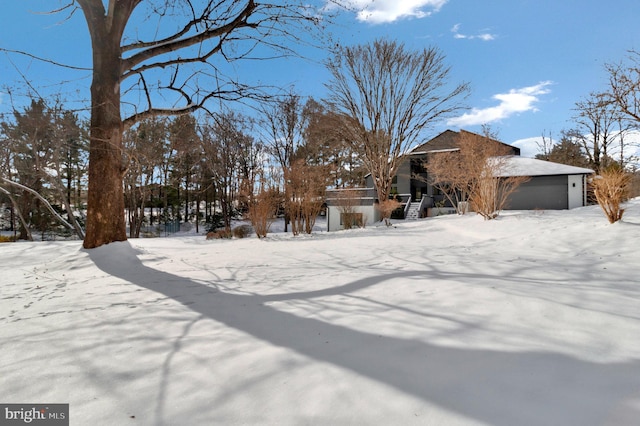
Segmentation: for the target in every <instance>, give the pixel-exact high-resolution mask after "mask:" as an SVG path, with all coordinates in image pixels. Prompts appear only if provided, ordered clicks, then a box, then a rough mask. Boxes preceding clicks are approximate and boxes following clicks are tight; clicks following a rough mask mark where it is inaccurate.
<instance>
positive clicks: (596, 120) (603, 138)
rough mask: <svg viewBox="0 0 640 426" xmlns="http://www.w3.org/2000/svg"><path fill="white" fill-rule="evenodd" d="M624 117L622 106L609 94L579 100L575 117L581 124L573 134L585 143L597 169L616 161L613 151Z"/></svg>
mask: <svg viewBox="0 0 640 426" xmlns="http://www.w3.org/2000/svg"><path fill="white" fill-rule="evenodd" d="M620 118H621V115H620V110H619V108H618V107H617V106H616V104H615V103H614V102H612V101H611V98H610V96H609V95H608V94H606V93H591V94H590V95H589V96H588V97H587V98H585V99H583V100H581V101H578V102H576V116H575V117H574V120H575V122H576V124H577V126H576V128H575V129H573V130H571V131H569V134H570V135H571V137H573V138H574V139H575V140H576V141H577V142H579V143H580V145H582V148H583V150H584V152H585V153H586V154H587V156H588V158H589V165H590V166H591V167H593V168H594V170H595V171H596V172H598V171H599V170H600V168H601V167H602V168H604V167H607V165H608V163H609V162H611V160H612V152H611V150H612V149H613V147H614V143H615V141H616V138H617V136H618V134H619V133H620V131H619V129H618V126H619V124H620Z"/></svg>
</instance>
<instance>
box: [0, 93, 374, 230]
mask: <svg viewBox="0 0 640 426" xmlns="http://www.w3.org/2000/svg"><path fill="white" fill-rule="evenodd" d="M87 132H88V125H87V122H86V120H82V119H81V118H79V117H78V115H77V114H75V113H73V112H70V111H67V110H65V109H64V106H63V105H62V104H61V103H60V102H57V101H55V102H51V103H48V102H46V101H45V100H43V99H33V100H32V101H31V103H30V104H29V105H28V106H27V107H25V108H24V109H22V110H15V111H14V112H13V114H12V116H11V117H10V118H5V119H4V120H2V121H1V122H0V149H1V152H2V162H1V163H0V176H1V177H2V182H0V204H2V205H3V206H4V208H5V211H4V213H5V214H4V219H5V221H4V223H3V226H4V227H5V228H6V229H15V232H16V234H17V236H18V238H20V239H33V238H34V237H33V235H32V232H33V231H36V232H39V233H40V238H43V239H44V238H46V237H47V235H49V234H50V233H51V232H57V233H62V234H66V235H70V234H72V233H75V234H76V235H77V236H78V237H79V238H82V237H83V234H82V232H83V228H84V225H85V220H86V203H87V191H88V187H87V178H88V174H87V162H88V133H87ZM123 146H124V150H123V153H124V156H123V163H124V165H125V172H124V178H123V188H124V203H125V211H124V212H123V213H122V214H123V216H124V217H125V218H126V222H127V229H128V235H129V237H130V238H137V237H139V236H140V235H141V232H144V230H145V229H148V228H149V227H151V228H153V227H154V226H162V225H164V224H165V223H167V222H192V223H193V224H194V225H195V226H196V227H199V226H201V225H204V226H205V227H207V230H212V229H218V228H222V229H226V230H230V229H231V224H232V220H233V219H236V218H248V217H249V213H250V212H251V211H252V208H253V209H254V210H255V207H254V205H255V204H258V203H259V202H261V201H262V202H266V201H265V200H267V199H268V200H269V202H268V204H269V207H268V209H267V211H266V212H265V214H267V215H268V217H269V220H270V219H271V218H272V217H274V216H275V215H277V214H281V215H283V216H285V218H286V223H287V226H290V227H291V231H292V232H293V233H294V234H298V233H303V232H306V233H310V232H311V230H312V229H313V224H314V221H315V218H316V217H317V215H318V213H319V211H320V209H321V208H322V204H323V202H324V191H325V189H326V188H327V187H345V186H354V185H358V184H360V183H362V181H363V177H364V174H365V169H364V167H363V165H362V162H361V161H360V159H359V157H358V156H357V155H355V153H354V152H353V149H352V147H351V146H350V145H349V144H347V143H345V139H344V138H343V137H342V136H341V134H340V131H339V120H338V119H337V118H336V115H335V114H334V113H331V112H329V111H328V110H327V109H326V107H324V106H323V105H322V104H320V103H319V102H317V101H315V100H314V99H308V100H306V101H304V100H303V98H302V97H301V96H300V95H297V94H295V93H288V94H286V95H284V96H281V97H279V98H277V99H275V100H272V101H270V102H265V103H264V104H263V105H261V106H260V108H259V109H258V112H257V113H256V114H255V115H254V116H249V115H246V114H245V113H240V112H235V111H232V110H226V111H223V112H221V113H217V114H199V115H194V114H186V115H180V116H177V117H149V118H146V119H144V120H141V121H140V122H139V123H137V124H136V125H135V126H133V127H131V128H130V129H128V130H126V131H125V132H124V134H123ZM266 194H268V197H267V195H266ZM45 203H47V204H49V206H46V205H45ZM262 207H263V206H262ZM51 208H53V209H54V210H55V212H56V213H57V215H56V216H52V214H51V213H52V212H51V211H50V209H51Z"/></svg>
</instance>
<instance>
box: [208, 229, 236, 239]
mask: <svg viewBox="0 0 640 426" xmlns="http://www.w3.org/2000/svg"><path fill="white" fill-rule="evenodd" d="M230 238H231V230H229V229H220V230H218V231H210V232H207V240H220V239H230Z"/></svg>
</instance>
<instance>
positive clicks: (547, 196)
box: [499, 156, 593, 210]
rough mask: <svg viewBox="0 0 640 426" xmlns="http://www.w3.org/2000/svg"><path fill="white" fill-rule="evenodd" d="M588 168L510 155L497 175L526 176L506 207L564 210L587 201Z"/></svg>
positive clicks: (589, 171)
mask: <svg viewBox="0 0 640 426" xmlns="http://www.w3.org/2000/svg"><path fill="white" fill-rule="evenodd" d="M592 173H593V170H591V169H585V168H582V167H574V166H567V165H566V164H559V163H553V162H551V161H543V160H536V159H534V158H524V157H519V156H511V157H508V158H506V159H505V163H504V166H503V167H502V170H501V173H500V175H499V176H500V177H507V176H528V177H530V179H529V181H527V182H525V183H523V184H521V185H520V186H519V187H518V189H517V190H516V191H515V192H514V193H513V194H511V195H510V196H509V198H508V200H507V205H506V209H507V210H533V209H545V210H566V209H574V208H576V207H582V206H586V205H587V177H588V176H589V175H590V174H592Z"/></svg>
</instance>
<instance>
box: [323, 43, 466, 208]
mask: <svg viewBox="0 0 640 426" xmlns="http://www.w3.org/2000/svg"><path fill="white" fill-rule="evenodd" d="M327 68H328V70H329V72H330V73H331V76H332V79H331V81H330V82H329V83H328V85H327V88H328V89H329V91H330V97H329V102H330V104H331V106H332V108H333V109H334V110H335V111H336V112H337V113H338V114H340V116H341V117H343V118H344V123H343V125H344V128H345V129H348V132H349V133H348V136H349V138H348V139H349V140H350V141H352V142H353V143H354V147H355V148H356V149H358V150H359V153H360V155H361V158H362V159H363V161H364V164H365V167H366V168H367V169H368V171H369V172H370V173H371V176H372V178H373V184H374V186H375V188H376V191H377V195H378V200H379V201H380V203H383V202H385V201H386V200H387V199H388V198H389V193H390V191H391V181H392V179H393V176H394V175H395V174H396V171H397V168H398V165H399V159H400V157H401V156H402V155H403V154H405V153H406V152H407V151H408V149H409V148H410V147H411V146H412V145H413V144H414V143H415V142H416V141H417V140H418V138H419V137H420V135H421V134H422V131H423V130H424V129H425V128H428V127H429V126H431V125H433V124H434V123H435V122H436V121H438V120H441V119H444V118H446V117H447V116H450V115H451V114H453V113H455V112H457V111H459V110H460V109H461V108H462V107H461V105H460V100H461V99H462V98H464V96H465V94H466V93H467V92H468V85H467V84H466V83H462V84H459V85H457V86H455V87H453V89H450V88H448V87H447V86H448V79H449V73H450V69H449V68H448V67H446V66H445V64H444V55H443V54H442V53H441V52H440V51H439V50H438V49H436V48H434V47H431V48H428V49H423V50H421V51H410V50H408V49H406V48H405V46H404V44H402V43H398V42H394V41H388V40H377V41H374V42H373V43H370V44H365V45H359V46H355V47H345V48H342V49H340V50H339V51H338V52H336V54H335V55H334V56H333V58H331V59H330V60H329V61H328V62H327Z"/></svg>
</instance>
